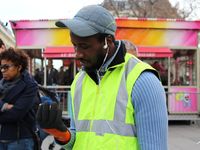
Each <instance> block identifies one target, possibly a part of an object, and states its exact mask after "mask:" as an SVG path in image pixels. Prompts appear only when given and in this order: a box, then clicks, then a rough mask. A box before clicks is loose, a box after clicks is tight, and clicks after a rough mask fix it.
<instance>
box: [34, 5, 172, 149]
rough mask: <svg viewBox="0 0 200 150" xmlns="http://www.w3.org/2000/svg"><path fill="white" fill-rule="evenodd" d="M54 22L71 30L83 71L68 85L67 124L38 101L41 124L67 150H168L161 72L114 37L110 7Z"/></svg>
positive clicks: (53, 109) (90, 8) (93, 7)
mask: <svg viewBox="0 0 200 150" xmlns="http://www.w3.org/2000/svg"><path fill="white" fill-rule="evenodd" d="M56 26H58V27H68V28H69V30H70V37H71V42H72V44H73V45H74V49H75V51H76V58H77V59H78V60H79V61H80V62H81V65H82V70H80V72H79V73H78V74H77V75H76V77H75V79H74V81H73V83H72V85H71V97H72V116H71V126H70V128H67V127H66V126H65V125H64V123H63V121H62V119H61V114H62V113H61V110H60V109H58V106H57V104H54V103H53V104H48V103H46V104H42V105H40V107H39V111H38V113H37V120H38V122H39V124H40V126H41V127H42V128H43V129H44V130H45V131H46V132H48V133H49V134H52V135H53V136H54V138H55V141H56V142H57V143H59V144H61V145H62V146H63V148H65V149H73V150H167V136H168V135H167V133H168V119H167V108H166V96H165V91H164V88H163V86H162V84H161V82H160V80H159V75H158V74H157V72H156V70H155V69H153V68H152V67H151V66H150V65H148V64H146V63H144V62H142V61H141V60H139V59H137V58H136V57H135V56H133V55H131V54H129V53H126V49H125V45H124V43H123V42H122V41H120V40H119V41H118V40H115V32H116V23H115V19H114V18H113V16H112V15H111V14H110V13H109V11H108V10H106V9H105V8H103V7H101V6H98V5H90V6H86V7H83V8H82V9H80V10H79V11H78V13H77V14H76V15H75V16H74V18H73V19H69V20H65V21H63V20H61V21H58V22H56Z"/></svg>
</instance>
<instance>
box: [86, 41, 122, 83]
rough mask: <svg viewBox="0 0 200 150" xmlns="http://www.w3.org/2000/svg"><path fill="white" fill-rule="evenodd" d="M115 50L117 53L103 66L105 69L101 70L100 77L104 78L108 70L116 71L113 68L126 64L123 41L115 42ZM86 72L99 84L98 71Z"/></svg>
mask: <svg viewBox="0 0 200 150" xmlns="http://www.w3.org/2000/svg"><path fill="white" fill-rule="evenodd" d="M120 43H121V44H120ZM115 49H116V53H115V54H114V55H113V56H112V57H111V58H110V59H108V60H107V61H106V63H105V66H103V68H104V69H103V70H101V72H100V75H102V76H103V75H104V74H105V73H106V71H107V70H110V71H112V70H114V68H111V67H113V66H115V65H118V64H121V63H123V62H125V54H126V48H125V45H124V43H123V42H122V41H115ZM83 70H84V69H83ZM84 71H86V73H87V74H88V75H89V76H90V77H91V78H92V79H93V80H94V82H95V83H96V84H98V82H99V79H98V78H99V77H98V75H97V70H92V71H91V70H90V71H88V70H84Z"/></svg>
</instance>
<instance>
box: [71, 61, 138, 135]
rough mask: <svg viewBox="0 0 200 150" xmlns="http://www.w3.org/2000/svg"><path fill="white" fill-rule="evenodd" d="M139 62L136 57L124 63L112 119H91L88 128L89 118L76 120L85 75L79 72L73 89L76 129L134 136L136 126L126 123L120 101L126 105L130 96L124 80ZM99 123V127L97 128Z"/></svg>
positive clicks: (101, 133)
mask: <svg viewBox="0 0 200 150" xmlns="http://www.w3.org/2000/svg"><path fill="white" fill-rule="evenodd" d="M138 62H140V61H139V60H137V59H129V60H128V62H127V63H126V65H125V70H124V72H123V75H122V79H121V82H120V86H119V90H118V94H117V97H116V104H115V109H114V118H113V120H112V121H110V120H93V125H92V128H91V129H90V124H91V121H90V120H78V119H77V118H78V114H79V110H80V104H81V98H82V93H81V90H80V89H82V85H83V84H82V82H83V80H84V77H85V75H86V73H85V72H81V73H80V74H79V77H78V79H77V81H76V86H75V91H74V103H73V104H75V105H74V115H75V124H76V131H77V132H81V131H90V132H95V133H96V134H97V135H104V134H105V133H114V134H117V135H122V136H131V137H133V136H136V127H135V125H133V124H126V123H125V119H126V107H121V105H122V103H123V106H126V105H127V103H128V97H129V96H130V95H129V94H128V92H127V90H126V89H127V88H126V86H127V85H126V81H127V77H128V74H129V73H130V72H131V71H132V69H133V68H134V67H135V65H136V64H137V63H138ZM78 89H79V90H78ZM119 122H120V123H121V124H119ZM99 125H101V128H99Z"/></svg>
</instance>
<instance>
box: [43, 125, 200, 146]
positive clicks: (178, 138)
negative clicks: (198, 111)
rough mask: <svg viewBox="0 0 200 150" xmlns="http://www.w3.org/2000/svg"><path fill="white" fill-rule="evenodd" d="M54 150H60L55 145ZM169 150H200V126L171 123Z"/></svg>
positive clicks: (46, 143)
mask: <svg viewBox="0 0 200 150" xmlns="http://www.w3.org/2000/svg"><path fill="white" fill-rule="evenodd" d="M52 142H53V137H52V136H48V137H47V139H45V142H43V145H42V150H48V146H49V144H51V143H52ZM54 150H60V146H58V145H55V147H54ZM168 150H200V124H197V123H195V124H189V123H185V122H184V123H180V122H178V123H176V122H175V123H169V148H168Z"/></svg>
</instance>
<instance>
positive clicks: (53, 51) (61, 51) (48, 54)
mask: <svg viewBox="0 0 200 150" xmlns="http://www.w3.org/2000/svg"><path fill="white" fill-rule="evenodd" d="M43 57H45V58H74V57H75V51H74V48H73V47H47V48H46V49H45V51H44V52H43Z"/></svg>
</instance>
